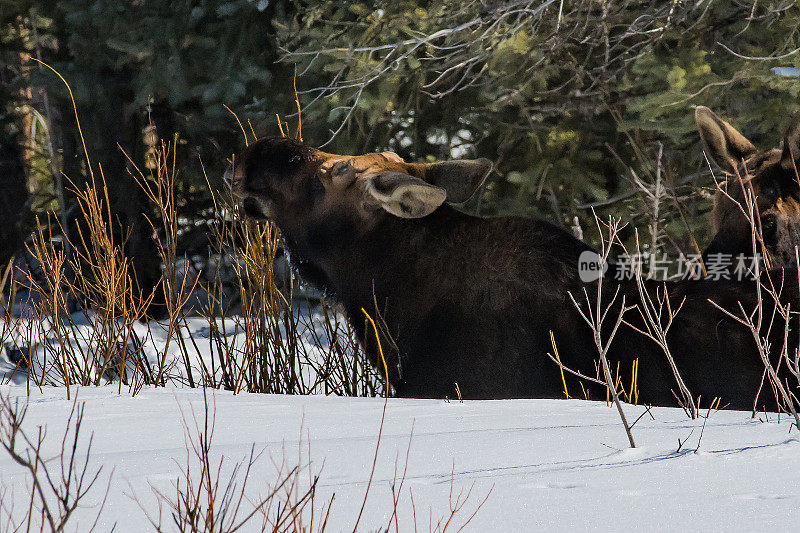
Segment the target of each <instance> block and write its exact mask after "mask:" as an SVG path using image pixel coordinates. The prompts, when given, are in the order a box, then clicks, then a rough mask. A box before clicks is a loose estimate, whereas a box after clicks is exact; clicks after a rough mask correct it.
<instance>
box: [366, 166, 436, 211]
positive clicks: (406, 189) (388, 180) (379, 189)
mask: <svg viewBox="0 0 800 533" xmlns="http://www.w3.org/2000/svg"><path fill="white" fill-rule="evenodd" d="M363 183H364V190H365V192H366V193H367V196H368V201H369V202H370V203H373V204H377V205H378V206H380V207H381V208H383V209H384V210H385V211H387V212H389V213H391V214H393V215H394V216H396V217H399V218H422V217H425V216H428V215H430V214H431V213H433V212H434V211H435V210H436V208H437V207H439V206H440V205H442V204H443V203H444V201H445V200H446V199H447V192H446V191H445V190H444V189H442V188H441V187H436V186H435V185H431V184H430V183H427V182H425V181H423V180H421V179H419V178H415V177H414V176H409V175H408V174H403V173H402V172H380V173H378V174H376V175H374V176H371V177H368V178H365V179H364V180H363Z"/></svg>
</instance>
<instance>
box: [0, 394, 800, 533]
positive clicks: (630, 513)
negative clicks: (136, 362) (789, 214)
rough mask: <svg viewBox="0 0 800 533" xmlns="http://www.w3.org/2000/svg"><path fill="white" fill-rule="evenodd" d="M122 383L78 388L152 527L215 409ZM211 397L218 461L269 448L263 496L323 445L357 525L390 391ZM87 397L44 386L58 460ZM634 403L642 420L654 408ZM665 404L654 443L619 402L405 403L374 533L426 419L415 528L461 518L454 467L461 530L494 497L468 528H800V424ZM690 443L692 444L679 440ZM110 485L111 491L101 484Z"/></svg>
mask: <svg viewBox="0 0 800 533" xmlns="http://www.w3.org/2000/svg"><path fill="white" fill-rule="evenodd" d="M115 390H116V389H115V388H113V387H103V388H83V389H80V390H79V391H78V397H79V400H80V401H81V402H85V419H84V430H83V431H84V432H87V433H86V436H88V432H89V431H92V432H94V442H93V448H92V453H91V461H90V464H91V465H93V466H99V465H105V468H106V470H107V471H110V469H111V468H113V469H114V473H113V477H112V481H111V489H110V493H109V498H108V502H107V504H106V508H105V511H104V513H103V515H102V518H101V523H100V525H99V528H98V530H99V531H107V530H110V529H111V528H112V527H115V531H143V530H146V529H147V527H146V526H147V522H146V519H145V517H144V514H143V512H142V510H141V509H140V507H139V505H138V504H137V503H136V502H135V501H134V500H133V499H132V498H131V497H130V496H131V495H135V496H136V497H138V499H139V500H140V501H141V502H142V503H143V504H145V506H147V507H154V505H155V497H154V496H153V493H152V491H151V488H150V487H151V485H152V486H155V487H158V488H160V489H163V490H167V492H168V493H170V494H171V493H173V492H174V490H169V489H170V488H171V487H172V484H173V482H174V480H176V479H177V478H178V477H179V475H180V466H181V465H183V464H185V461H186V451H185V448H184V430H183V427H182V425H181V419H182V418H181V417H182V416H184V417H188V418H189V419H190V420H189V424H190V426H192V425H193V422H192V421H191V416H192V415H191V413H192V412H194V413H195V414H196V415H198V416H202V413H203V393H202V391H200V390H196V389H194V390H191V389H145V390H143V391H142V392H141V393H140V394H138V395H137V396H135V397H130V396H129V395H125V394H122V395H118V394H116V392H115ZM0 392H1V393H2V394H10V395H12V397H20V398H21V399H24V397H25V389H24V387H18V386H3V387H0ZM209 395H210V397H213V401H212V403H213V404H215V406H216V407H215V408H216V416H215V420H216V429H215V434H214V440H213V450H214V453H215V457H216V458H217V459H218V458H219V456H220V455H224V457H225V464H226V465H228V466H232V464H233V463H234V462H235V461H239V460H242V459H245V458H246V456H247V455H248V453H249V452H250V449H251V446H252V445H253V444H254V445H255V450H256V451H260V450H262V449H263V450H265V455H264V456H262V458H261V459H260V460H259V462H257V463H256V466H255V467H254V468H253V470H252V471H251V473H250V477H249V481H248V483H249V484H248V492H251V493H252V495H253V496H255V495H256V494H258V493H262V494H263V493H265V492H266V491H267V487H268V485H269V484H270V483H274V482H275V481H276V473H275V472H276V469H275V466H274V464H273V460H274V461H275V462H280V461H281V460H282V459H285V460H286V462H287V464H288V465H290V466H294V465H296V464H297V463H298V461H301V462H305V461H307V459H308V454H309V451H310V459H311V466H310V471H311V472H312V473H317V472H318V473H319V475H320V478H319V483H318V491H317V502H318V504H317V505H318V507H320V502H324V501H327V500H328V499H330V497H331V496H332V495H333V494H335V499H334V501H333V505H332V510H331V513H330V519H329V524H328V526H329V527H328V530H329V531H347V530H352V528H353V525H354V524H355V521H356V517H357V515H358V512H359V509H360V508H361V504H362V501H363V498H364V493H365V490H366V488H367V484H368V480H369V477H370V470H371V467H372V461H373V456H374V452H375V445H376V440H377V434H378V428H379V425H380V420H381V412H382V409H383V405H384V401H383V400H381V399H361V398H338V397H322V396H304V397H291V396H269V395H255V394H240V395H237V396H234V395H232V394H230V393H226V392H220V391H214V392H213V393H212V392H211V391H209ZM71 406H72V404H71V402H70V401H67V400H66V399H65V389H63V388H48V389H44V391H43V392H41V393H40V392H39V391H38V390H35V389H34V390H33V391H32V394H31V397H30V407H29V411H28V415H27V418H26V424H27V426H26V427H27V428H28V429H29V430H31V431H34V432H35V428H36V426H37V425H46V426H47V428H48V441H47V443H46V450H45V454H46V455H54V454H55V453H56V452H57V450H58V449H59V448H60V444H61V442H60V435H61V434H62V433H63V430H64V427H65V424H66V418H67V415H68V413H69V411H70V408H71ZM626 409H627V412H628V416H629V418H630V419H632V420H633V419H636V418H637V417H638V415H639V414H641V413H642V412H643V411H644V409H643V408H642V407H638V406H626ZM182 413H183V415H182ZM652 415H653V417H654V420H653V419H651V418H650V416H648V415H645V416H644V417H642V418H641V419H640V420H639V421H638V422H637V423H636V425H635V426H634V430H633V431H634V436H635V438H636V440H637V444H638V445H639V448H638V449H635V450H631V449H626V447H627V438H626V436H625V433H624V431H623V430H622V427H621V425H620V423H619V420H618V415H617V413H616V410H615V409H613V408H609V407H607V406H606V405H605V404H604V403H596V402H587V401H581V400H513V401H472V402H464V403H446V402H444V401H433V400H399V399H390V400H389V401H388V406H387V409H386V420H385V424H384V429H383V436H382V439H381V443H380V448H379V454H378V459H377V465H376V469H375V474H374V479H373V482H372V487H371V490H370V495H369V500H368V502H367V505H366V508H365V511H364V516H363V517H362V518H361V522H360V525H359V530H362V531H367V530H376V529H378V528H385V527H386V525H387V523H388V522H389V518H390V516H391V513H392V490H391V485H392V480H393V479H394V478H395V475H397V477H398V478H400V477H401V475H402V471H403V467H404V464H405V457H406V451H407V449H408V445H409V438H410V436H411V434H412V429H413V437H411V446H410V453H409V455H408V465H407V471H406V475H405V482H404V484H403V493H402V494H401V500H400V504H399V512H398V525H399V530H400V531H414V530H415V527H414V512H416V520H417V525H418V529H419V530H421V531H425V530H428V529H429V520H430V517H433V520H432V521H433V523H434V524H435V523H436V521H437V520H438V519H439V518H441V517H444V516H447V515H449V499H450V497H451V473H452V479H453V482H452V496H453V497H455V496H457V494H458V493H459V491H460V490H461V489H462V488H463V489H464V490H465V491H466V490H469V488H470V487H472V493H471V496H470V499H469V501H468V502H467V504H466V506H465V507H464V509H463V510H462V512H461V513H460V514H459V515H457V517H456V518H455V519H454V521H453V523H452V524H451V525H450V526H449V527H448V530H453V531H456V530H457V529H458V526H460V524H462V523H463V522H464V521H466V519H468V518H469V516H470V515H471V514H472V512H473V511H474V509H475V507H476V506H477V505H478V504H479V503H480V501H481V500H482V499H483V498H484V497H485V496H486V495H487V494H488V499H487V500H486V503H485V505H484V506H483V507H482V508H481V509H480V511H479V512H478V513H477V515H476V516H475V518H474V519H473V520H472V522H470V523H469V525H468V527H467V528H466V531H576V530H577V531H580V530H606V531H607V530H624V531H654V530H657V531H789V530H796V527H797V524H798V522H799V521H800V441H798V438H797V435H798V433H797V431H796V430H792V431H791V433H790V424H789V421H788V419H786V418H785V417H782V418H781V421H780V423H778V419H777V416H775V415H769V419H768V420H767V419H765V418H764V417H763V415H762V417H761V420H759V419H755V420H754V419H752V418H751V417H750V415H749V413H742V412H732V411H727V412H726V411H719V412H712V413H711V416H710V418H709V419H708V420H707V421H706V425H705V429H704V431H702V439H701V440H700V436H701V428H702V425H703V422H704V421H703V420H702V419H700V420H689V419H688V418H687V417H686V416H685V415H684V413H683V412H682V411H680V410H677V409H667V408H657V409H653V410H652ZM301 439H302V442H301ZM687 439H688V440H687ZM679 440H680V441H684V444H683V445H682V448H681V450H680V451H676V450H677V448H678V445H679V444H678V443H679ZM698 440H699V449H698V450H697V452H695V449H697V448H698ZM270 458H271V459H272V460H271V459H270ZM396 468H397V469H399V473H397V474H396V473H395V472H396ZM107 471H104V472H105V473H107ZM304 476H305V478H306V483H307V479H308V476H307V474H304ZM398 481H399V479H398ZM25 483H26V478H25V476H24V475H22V473H21V470H20V468H19V467H18V466H16V465H15V464H13V462H12V461H11V460H10V458H9V457H8V456H6V455H4V454H0V484H2V485H5V486H6V487H7V488H9V487H10V488H13V490H14V493H15V495H16V496H17V497H20V495H24V494H26V489H25ZM473 484H474V486H473ZM102 492H103V487H100V488H99V489H96V493H95V494H96V495H97V496H98V497H99V496H100V495H101V493H102ZM412 493H413V501H414V509H412V505H411V498H410V495H411V494H412ZM6 494H8V492H6ZM94 512H95V510H94V509H81V510H80V515H79V517H78V518H79V520H80V523H79V524H73V525H72V526H71V527H72V528H75V527H76V526H77V528H78V531H82V530H84V529H85V528H86V527H88V525H89V524H90V523H91V521H92V520H93V516H94V515H93V513H94ZM90 517H91V518H90ZM315 524H316V525H318V524H319V522H315ZM82 528H83V529H82ZM392 529H394V527H392ZM245 530H248V529H247V528H245Z"/></svg>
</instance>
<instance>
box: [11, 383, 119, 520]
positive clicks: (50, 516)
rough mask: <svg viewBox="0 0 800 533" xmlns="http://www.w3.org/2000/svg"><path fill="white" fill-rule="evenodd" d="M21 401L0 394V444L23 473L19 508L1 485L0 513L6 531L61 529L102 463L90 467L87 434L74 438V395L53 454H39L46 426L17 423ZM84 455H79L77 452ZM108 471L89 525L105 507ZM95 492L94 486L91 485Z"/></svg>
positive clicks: (79, 418)
mask: <svg viewBox="0 0 800 533" xmlns="http://www.w3.org/2000/svg"><path fill="white" fill-rule="evenodd" d="M27 412H28V406H27V404H20V403H19V401H18V400H12V398H11V397H10V395H4V394H0V446H2V448H3V449H4V450H5V452H6V453H7V454H8V455H9V456H10V457H11V459H13V461H14V462H15V463H16V464H17V465H19V466H20V467H21V468H22V469H23V470H24V471H25V473H26V475H27V478H28V496H27V498H26V500H27V503H26V506H25V507H24V508H21V509H20V508H18V507H15V503H16V499H15V498H14V494H12V493H9V491H8V488H7V487H3V488H2V490H0V496H2V498H0V516H2V517H3V521H4V522H5V524H4V527H5V528H6V529H5V530H6V531H30V530H31V529H32V528H33V529H35V530H39V531H43V530H44V529H45V528H49V529H50V531H64V530H65V528H66V527H67V525H69V524H70V523H71V522H70V519H71V518H72V517H73V516H74V513H75V510H76V509H78V507H85V506H86V504H87V499H89V500H90V499H91V498H87V497H88V496H89V493H90V492H92V489H93V488H94V487H95V485H97V484H98V482H99V481H100V479H101V474H102V472H103V467H102V466H100V467H98V468H97V469H94V468H92V467H90V458H91V452H92V437H91V436H90V437H89V442H88V444H86V445H85V448H84V447H83V445H82V439H81V438H80V433H81V426H82V424H83V415H84V407H83V405H82V404H80V405H79V404H78V400H77V398H76V399H75V400H73V402H72V410H71V411H70V413H69V416H68V418H67V428H66V430H65V432H64V435H63V437H62V438H61V448H60V451H59V452H58V454H57V455H56V456H55V457H52V458H50V457H46V456H45V455H44V450H43V448H44V444H45V441H46V440H47V428H45V427H42V426H38V429H37V431H36V432H35V434H33V435H32V434H30V433H29V432H28V431H27V430H25V429H23V423H24V421H25V416H26V415H27ZM81 456H84V458H81ZM112 475H113V471H112V473H111V474H109V477H108V484H107V486H106V491H105V494H104V496H103V498H102V500H101V501H100V503H99V505H98V506H97V515H96V517H95V520H94V522H93V523H92V525H91V527H90V528H89V529H87V530H85V531H93V530H94V529H95V527H96V526H97V523H98V520H99V519H100V515H101V514H102V512H103V509H104V507H105V503H106V498H107V496H108V489H109V486H110V484H111V477H112ZM95 492H97V491H95Z"/></svg>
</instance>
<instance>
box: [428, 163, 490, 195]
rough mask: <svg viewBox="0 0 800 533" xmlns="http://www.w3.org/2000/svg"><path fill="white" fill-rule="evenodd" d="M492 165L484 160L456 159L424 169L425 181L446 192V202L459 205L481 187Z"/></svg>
mask: <svg viewBox="0 0 800 533" xmlns="http://www.w3.org/2000/svg"><path fill="white" fill-rule="evenodd" d="M493 166H494V165H493V164H492V162H491V161H489V160H488V159H485V158H481V159H456V160H454V161H443V162H441V163H431V164H430V165H426V167H425V181H427V182H428V183H430V184H431V185H435V186H437V187H441V188H442V189H444V190H445V191H447V202H448V203H451V204H461V203H464V202H466V201H467V200H469V198H470V196H472V195H473V193H474V192H475V191H476V190H477V189H478V187H480V186H481V184H482V183H483V181H484V180H485V179H486V176H488V175H489V172H491V171H492V167H493Z"/></svg>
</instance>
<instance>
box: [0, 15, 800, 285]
mask: <svg viewBox="0 0 800 533" xmlns="http://www.w3.org/2000/svg"><path fill="white" fill-rule="evenodd" d="M798 48H800V7H799V6H798V5H797V4H796V2H795V1H793V0H773V1H758V2H744V1H735V0H695V1H691V2H688V1H677V0H676V1H658V2H655V1H650V2H648V1H634V0H629V1H624V0H623V1H607V0H535V1H496V2H493V1H486V2H461V1H450V0H443V1H430V2H419V3H417V2H409V1H406V0H396V1H394V2H390V3H384V2H375V3H369V2H359V1H354V2H344V1H324V2H319V3H311V2H300V1H287V0H252V1H248V0H238V1H223V0H201V1H196V2H180V1H160V0H133V1H124V2H120V1H117V0H93V1H86V0H72V1H48V0H39V1H34V2H32V1H24V0H0V262H2V263H5V262H7V261H8V259H9V258H10V257H11V256H12V255H13V254H14V253H15V252H17V251H18V250H20V249H21V248H22V247H23V246H24V241H25V239H26V237H27V236H28V235H29V234H30V232H31V231H32V228H33V227H34V223H35V217H36V216H39V217H40V219H41V217H42V216H44V215H45V214H47V213H51V214H52V216H54V217H59V218H61V219H62V220H64V221H67V223H68V224H69V223H72V222H73V221H74V220H75V218H76V217H77V213H76V208H75V205H76V199H75V198H74V195H73V193H71V192H70V187H68V186H65V182H66V183H69V182H70V181H71V182H73V183H75V184H76V185H77V186H78V187H81V184H82V183H84V182H85V180H87V179H88V172H87V167H86V161H85V158H84V155H83V149H82V144H81V139H80V137H79V133H78V129H77V127H76V122H75V117H74V113H73V110H72V104H71V101H70V95H69V93H68V92H67V90H66V87H65V85H64V84H63V83H62V82H61V80H59V78H58V77H57V76H56V75H55V74H54V73H53V72H51V71H49V70H48V69H46V68H43V67H42V66H40V65H39V64H38V63H36V62H35V61H33V60H31V59H30V58H32V57H33V58H41V60H42V61H44V62H46V63H47V64H49V65H51V66H52V67H53V68H54V69H56V70H57V71H58V72H60V73H61V74H62V75H63V76H64V78H65V79H66V80H67V81H68V82H69V84H70V86H71V88H72V92H73V95H74V99H75V103H76V106H77V112H78V115H79V117H80V121H81V125H82V127H83V134H84V137H85V142H86V145H87V149H88V152H89V153H90V155H91V158H92V160H93V161H94V162H95V163H99V164H100V165H102V168H103V173H104V175H105V177H106V181H107V184H108V188H109V199H110V205H111V211H112V214H113V220H114V221H115V224H117V225H118V228H119V231H120V232H122V233H123V234H125V235H128V242H127V244H126V246H127V248H128V252H129V256H130V257H131V258H132V260H133V262H134V264H135V266H136V267H137V272H139V273H140V276H142V277H146V274H145V273H146V272H148V271H149V272H151V273H152V275H154V276H158V275H159V274H158V272H159V267H158V257H157V254H156V252H155V247H154V246H153V243H152V235H151V233H152V231H151V229H150V228H151V226H150V225H149V223H148V222H147V219H146V218H145V217H149V218H150V219H151V220H153V219H155V218H157V213H156V212H155V211H154V210H153V208H152V206H151V205H149V203H148V200H147V198H146V196H145V195H144V193H143V192H142V191H141V190H140V189H139V187H138V186H137V185H136V183H135V181H134V180H133V178H132V177H131V175H130V173H129V170H130V169H129V168H128V165H130V163H129V162H128V159H127V158H126V156H125V155H123V152H122V150H124V151H125V153H127V154H128V155H129V156H130V158H131V159H132V160H133V161H134V162H136V163H137V164H140V165H142V166H147V161H148V157H150V156H151V153H152V150H153V146H154V145H155V144H156V143H158V142H159V141H160V140H162V139H165V140H170V141H171V140H173V139H175V138H176V137H175V136H177V139H178V144H179V150H178V152H177V167H178V168H179V179H178V181H177V187H178V191H177V197H178V198H179V205H178V211H179V213H180V215H181V217H182V218H181V224H182V225H184V226H186V227H191V226H193V225H194V224H196V223H197V222H198V221H202V220H206V219H209V218H210V212H211V210H212V208H213V204H212V201H211V195H210V192H209V187H208V185H207V182H206V176H207V177H208V180H209V181H210V184H211V187H212V188H215V187H221V186H222V180H221V176H222V173H223V171H224V168H225V166H226V164H227V160H228V158H229V157H230V156H231V154H232V153H234V152H236V151H238V150H240V149H241V148H242V147H243V146H244V138H243V134H242V131H241V129H240V126H239V124H238V123H237V120H236V118H235V117H234V115H233V113H232V112H234V113H235V114H236V115H238V117H240V118H241V120H242V122H243V126H244V128H245V130H246V131H247V132H248V133H250V131H251V127H252V130H253V131H254V132H255V133H256V134H257V135H259V136H260V135H265V134H276V133H278V126H277V119H276V114H277V115H279V116H280V117H281V119H282V120H284V121H286V122H288V124H289V127H290V128H291V132H292V134H294V133H295V128H296V125H297V122H298V121H297V107H296V103H295V97H294V89H293V85H294V79H295V73H296V87H297V94H298V98H299V104H300V106H301V108H302V119H303V120H302V136H303V138H304V140H305V141H307V142H309V143H311V144H313V145H316V146H325V149H326V151H331V152H339V153H361V152H366V151H383V150H392V151H395V152H397V153H398V154H400V155H401V156H403V157H404V158H406V159H407V160H424V159H444V158H452V157H487V158H489V159H491V160H493V161H494V162H495V164H496V165H495V172H494V173H493V174H492V175H491V177H490V181H489V183H488V186H487V187H486V189H485V190H484V191H483V192H482V193H481V194H480V195H479V197H477V198H473V199H472V201H471V203H470V204H468V205H467V206H466V207H465V209H467V210H470V211H472V212H476V213H480V214H484V215H491V214H498V213H519V214H527V215H535V216H541V217H544V218H547V219H548V220H550V221H552V222H554V223H556V224H559V225H561V226H564V227H567V228H573V227H576V228H577V227H579V228H581V229H582V230H583V233H584V237H585V239H586V240H587V241H589V242H594V241H595V240H596V238H597V231H596V229H595V228H594V219H593V213H592V209H591V208H592V207H594V209H595V211H596V213H597V214H598V215H602V216H606V215H614V216H617V217H622V219H623V220H624V221H626V222H629V223H630V225H629V226H628V229H627V230H626V231H627V234H626V238H628V239H631V238H632V235H633V233H632V228H633V227H637V228H639V238H640V240H642V241H643V242H645V243H646V245H647V249H649V250H651V251H652V250H655V251H657V252H659V253H668V254H671V255H673V256H674V255H676V254H677V253H678V251H683V252H684V253H692V252H694V251H695V246H694V244H693V239H695V240H696V241H697V243H698V244H699V246H700V247H701V248H702V247H704V245H705V244H706V243H707V242H708V241H709V239H710V235H709V232H710V228H709V222H708V216H707V215H708V211H709V209H710V206H711V200H710V198H711V191H712V190H713V188H714V183H713V178H712V176H711V172H710V171H709V169H708V164H707V163H706V161H705V159H704V157H703V154H702V151H701V147H700V145H699V141H698V137H697V134H696V132H695V127H694V122H693V116H692V108H693V106H695V105H706V106H709V107H711V108H712V109H714V110H715V111H716V112H717V113H718V114H720V115H722V116H724V117H726V118H727V119H728V120H730V121H731V122H732V123H733V124H734V126H736V127H737V128H738V129H740V131H742V132H743V133H744V134H745V135H746V136H748V137H749V138H750V139H751V140H753V141H754V142H755V143H756V144H757V145H759V146H762V147H772V146H777V145H778V144H779V143H780V141H781V135H782V133H783V131H784V129H785V127H786V124H787V121H788V117H789V116H790V114H791V113H792V112H794V111H796V110H797V109H800V101H799V100H798V96H799V95H798V92H799V91H800V78H798V74H800V71H798V70H797V69H798V68H800V52H798ZM225 106H227V107H228V108H230V110H231V111H232V112H230V111H228V109H226V107H225ZM251 136H252V135H251ZM63 176H66V178H64V177H63ZM67 178H68V179H67ZM576 231H577V230H576Z"/></svg>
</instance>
